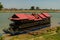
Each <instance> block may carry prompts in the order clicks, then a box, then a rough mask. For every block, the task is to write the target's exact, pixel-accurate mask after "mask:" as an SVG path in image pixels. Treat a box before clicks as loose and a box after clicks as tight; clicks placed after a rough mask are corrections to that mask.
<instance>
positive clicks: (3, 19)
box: [0, 13, 60, 33]
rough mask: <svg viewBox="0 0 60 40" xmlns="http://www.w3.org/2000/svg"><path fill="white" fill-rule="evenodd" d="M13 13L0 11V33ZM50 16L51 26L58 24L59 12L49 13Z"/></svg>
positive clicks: (59, 20) (59, 24) (7, 25)
mask: <svg viewBox="0 0 60 40" xmlns="http://www.w3.org/2000/svg"><path fill="white" fill-rule="evenodd" d="M13 14H15V13H0V33H3V31H2V29H4V28H8V27H9V24H10V23H11V21H10V20H9V19H8V18H9V17H11V16H12V15H13ZM49 14H50V15H51V16H52V17H51V26H52V27H54V26H60V23H59V22H60V13H49Z"/></svg>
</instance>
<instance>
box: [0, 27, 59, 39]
mask: <svg viewBox="0 0 60 40" xmlns="http://www.w3.org/2000/svg"><path fill="white" fill-rule="evenodd" d="M38 33H39V31H38ZM5 38H6V39H7V38H10V37H6V36H5ZM0 40H3V37H0ZM9 40H60V27H56V28H52V29H50V28H47V29H44V30H42V32H41V33H39V34H33V35H31V34H22V35H16V36H12V37H11V38H10V39H9Z"/></svg>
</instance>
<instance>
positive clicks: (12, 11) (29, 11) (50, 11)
mask: <svg viewBox="0 0 60 40" xmlns="http://www.w3.org/2000/svg"><path fill="white" fill-rule="evenodd" d="M0 12H2V13H3V12H4V13H22V12H23V13H31V12H35V13H40V12H49V13H53V12H60V11H59V10H1V11H0Z"/></svg>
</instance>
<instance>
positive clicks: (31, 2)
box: [0, 0, 60, 9]
mask: <svg viewBox="0 0 60 40" xmlns="http://www.w3.org/2000/svg"><path fill="white" fill-rule="evenodd" d="M0 2H2V4H3V5H4V7H5V8H18V9H20V8H23V9H26V8H28V9H29V8H30V7H31V6H35V7H36V6H38V7H40V8H44V9H45V8H47V9H50V8H53V9H60V0H0Z"/></svg>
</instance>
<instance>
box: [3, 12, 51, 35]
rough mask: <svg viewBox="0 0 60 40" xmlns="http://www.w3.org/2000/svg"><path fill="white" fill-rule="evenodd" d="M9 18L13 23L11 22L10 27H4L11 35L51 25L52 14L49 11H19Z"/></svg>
mask: <svg viewBox="0 0 60 40" xmlns="http://www.w3.org/2000/svg"><path fill="white" fill-rule="evenodd" d="M9 20H11V21H12V22H13V23H10V24H9V26H10V27H9V28H8V29H3V31H4V32H5V33H8V34H11V35H17V34H22V33H28V32H31V31H35V30H38V29H42V28H45V27H50V26H51V15H50V14H49V13H38V14H36V13H32V14H25V13H17V14H13V15H12V17H10V18H9Z"/></svg>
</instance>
